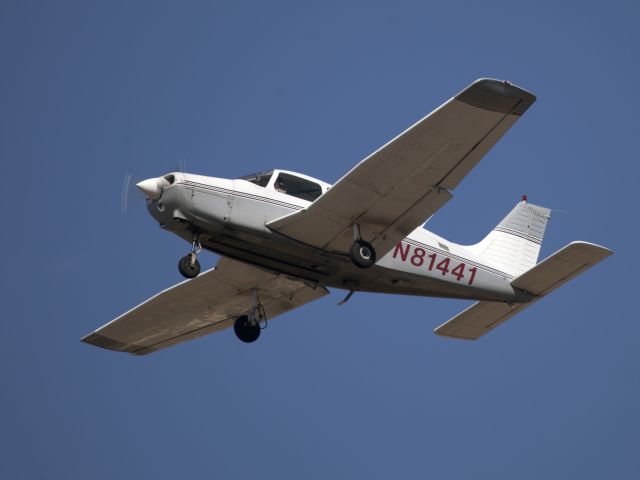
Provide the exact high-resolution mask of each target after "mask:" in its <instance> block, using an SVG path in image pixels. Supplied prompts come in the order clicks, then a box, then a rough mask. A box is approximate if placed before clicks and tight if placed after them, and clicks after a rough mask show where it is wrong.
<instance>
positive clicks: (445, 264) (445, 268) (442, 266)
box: [436, 257, 449, 277]
mask: <svg viewBox="0 0 640 480" xmlns="http://www.w3.org/2000/svg"><path fill="white" fill-rule="evenodd" d="M436 269H437V270H440V271H441V272H442V276H443V277H444V276H445V275H446V274H447V273H449V258H446V257H445V259H444V260H442V261H441V262H440V263H439V264H438V265H437V266H436Z"/></svg>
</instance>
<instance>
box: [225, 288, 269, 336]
mask: <svg viewBox="0 0 640 480" xmlns="http://www.w3.org/2000/svg"><path fill="white" fill-rule="evenodd" d="M260 322H264V326H261V325H260ZM266 326H267V315H266V313H265V311H264V307H263V306H262V304H261V303H260V299H259V298H258V290H257V289H254V290H253V301H252V305H251V312H249V315H242V316H240V317H238V318H236V321H235V323H234V324H233V330H234V332H236V337H238V339H240V340H241V341H243V342H245V343H252V342H255V341H256V340H257V339H258V337H259V336H260V331H261V330H262V329H263V328H266Z"/></svg>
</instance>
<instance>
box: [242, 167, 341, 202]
mask: <svg viewBox="0 0 640 480" xmlns="http://www.w3.org/2000/svg"><path fill="white" fill-rule="evenodd" d="M240 180H246V181H247V182H251V183H253V184H255V185H258V186H260V187H264V188H272V189H273V190H275V191H276V192H279V193H284V194H286V195H291V196H293V197H297V198H301V199H302V200H306V201H308V202H313V201H314V200H315V199H317V198H318V197H319V196H320V195H322V194H323V193H324V192H325V191H327V190H328V189H329V184H327V183H325V182H322V181H320V180H316V179H314V178H310V177H307V176H306V175H301V174H298V173H293V172H286V171H282V170H271V171H268V172H258V173H252V174H250V175H245V176H244V177H240Z"/></svg>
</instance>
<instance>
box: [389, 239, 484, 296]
mask: <svg viewBox="0 0 640 480" xmlns="http://www.w3.org/2000/svg"><path fill="white" fill-rule="evenodd" d="M393 258H399V260H400V261H401V262H403V263H409V264H411V265H412V266H414V267H416V268H424V269H426V270H427V271H429V272H431V271H434V270H438V271H439V272H441V274H442V276H443V277H453V279H454V280H455V281H457V282H462V281H463V280H464V281H465V282H466V283H467V285H473V281H474V280H475V278H476V273H477V272H478V269H477V268H476V267H471V268H467V265H466V264H465V263H462V262H456V261H455V260H453V261H452V260H451V258H449V257H446V256H444V255H438V254H437V253H430V254H428V255H427V250H425V249H424V248H422V247H416V246H413V245H411V244H409V243H402V242H400V243H398V244H397V245H396V248H395V249H394V250H393Z"/></svg>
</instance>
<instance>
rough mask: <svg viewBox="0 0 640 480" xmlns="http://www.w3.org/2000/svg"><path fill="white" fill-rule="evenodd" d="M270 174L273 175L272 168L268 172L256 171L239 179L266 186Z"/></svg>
mask: <svg viewBox="0 0 640 480" xmlns="http://www.w3.org/2000/svg"><path fill="white" fill-rule="evenodd" d="M271 175H273V170H271V171H270V172H258V173H252V174H250V175H245V176H244V177H240V180H246V181H247V182H251V183H255V184H256V185H259V186H261V187H266V186H267V184H268V183H269V180H270V179H271Z"/></svg>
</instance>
